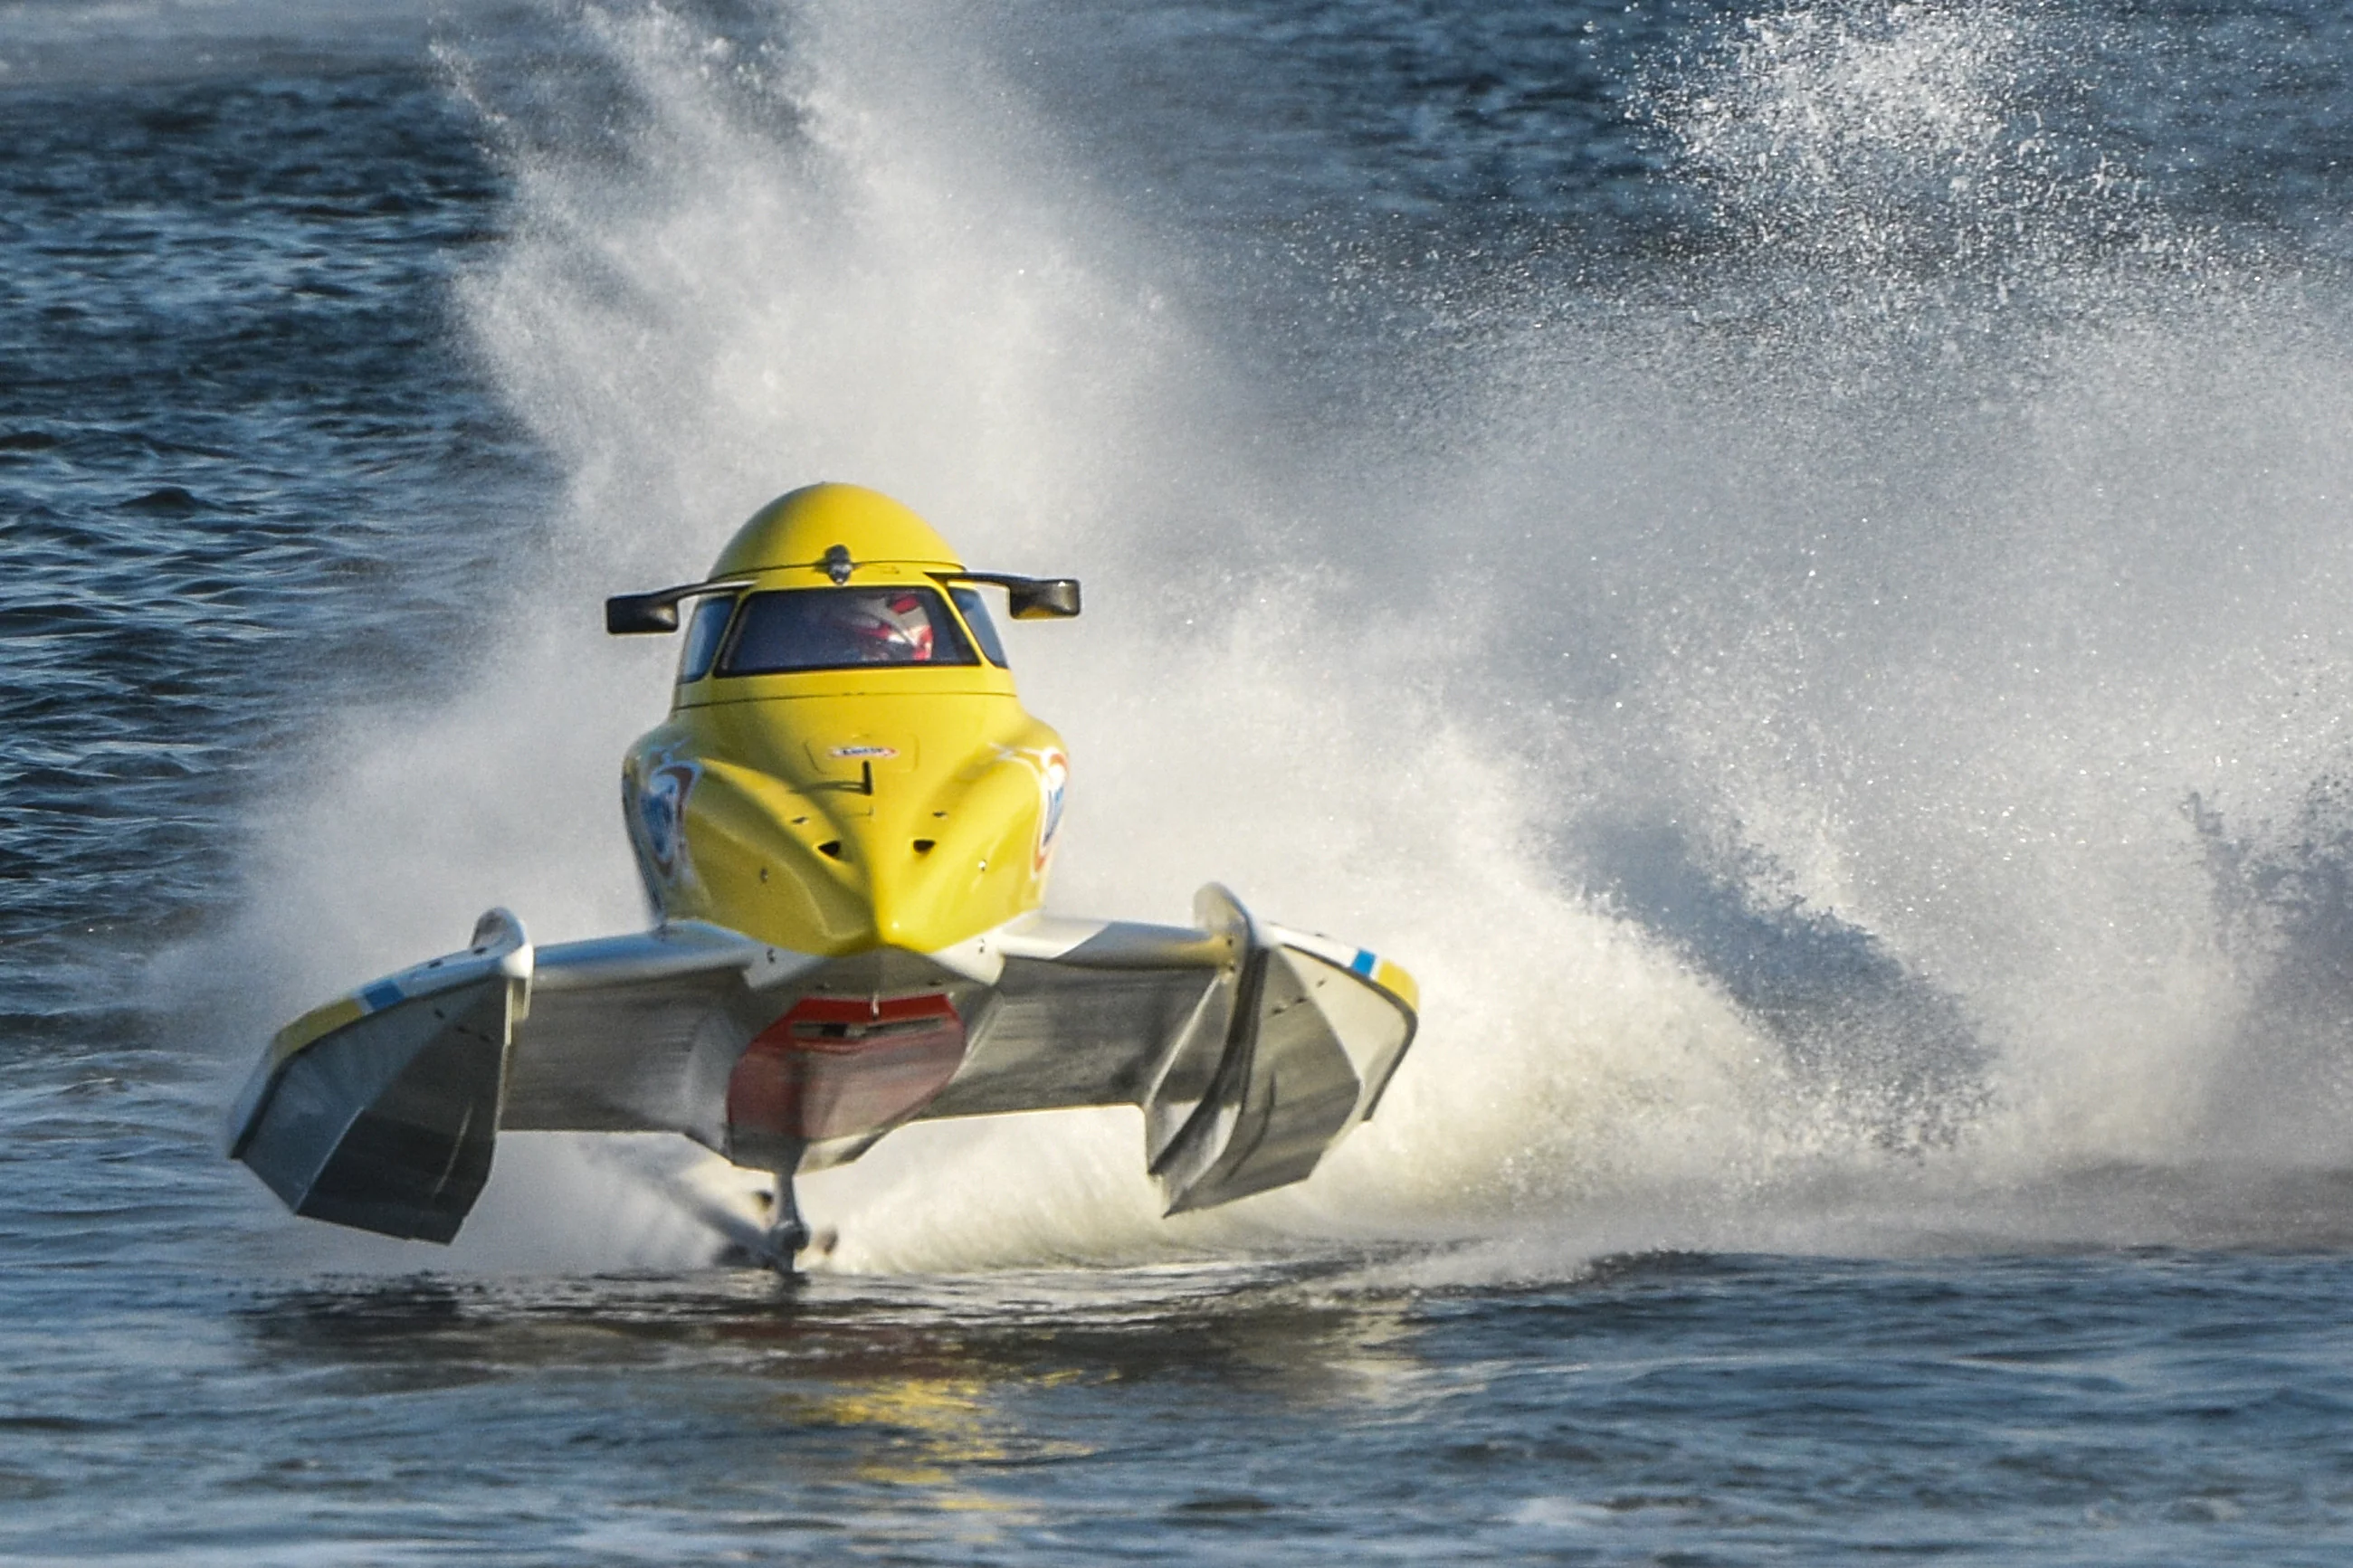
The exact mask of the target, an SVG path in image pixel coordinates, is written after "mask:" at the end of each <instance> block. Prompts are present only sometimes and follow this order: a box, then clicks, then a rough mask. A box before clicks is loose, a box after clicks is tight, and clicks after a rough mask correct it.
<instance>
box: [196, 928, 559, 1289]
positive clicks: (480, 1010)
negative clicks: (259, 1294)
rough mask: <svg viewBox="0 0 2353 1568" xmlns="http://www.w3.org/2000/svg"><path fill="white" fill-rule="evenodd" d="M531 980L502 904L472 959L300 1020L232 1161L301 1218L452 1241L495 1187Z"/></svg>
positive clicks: (251, 1104)
mask: <svg viewBox="0 0 2353 1568" xmlns="http://www.w3.org/2000/svg"><path fill="white" fill-rule="evenodd" d="M531 972H532V947H531V942H530V939H529V938H527V937H526V936H525V935H524V934H523V929H522V923H521V922H520V921H517V920H516V919H515V918H514V917H513V916H512V915H511V914H509V913H507V912H506V911H505V910H491V912H490V913H488V914H486V915H484V916H483V917H482V918H481V921H480V922H479V923H478V924H477V925H476V926H475V928H474V941H473V943H472V945H471V946H470V947H469V948H468V949H467V950H466V951H465V952H459V953H452V954H450V955H448V957H446V958H437V959H435V960H433V961H432V962H431V963H424V964H419V965H418V966H417V967H416V968H414V969H408V970H404V971H402V972H401V973H398V974H396V975H392V976H390V977H388V978H386V979H384V980H379V981H377V982H376V983H375V984H373V985H370V986H368V987H367V988H366V989H365V990H363V991H359V992H356V993H354V994H352V995H349V996H346V997H343V999H342V1000H340V1001H336V1002H331V1003H329V1004H328V1005H326V1006H324V1007H321V1008H317V1009H315V1010H313V1011H312V1012H311V1013H309V1014H306V1015H305V1016H302V1017H301V1018H300V1019H297V1020H296V1021H295V1022H294V1023H292V1024H290V1025H289V1026H287V1027H286V1028H285V1029H283V1030H282V1031H280V1034H279V1036H278V1037H277V1039H276V1040H274V1041H273V1042H272V1043H271V1047H270V1050H269V1055H268V1056H267V1057H265V1058H263V1060H262V1062H261V1065H260V1067H259V1068H258V1069H257V1070H256V1072H255V1074H254V1076H253V1079H252V1080H251V1081H250V1082H249V1083H248V1085H247V1086H246V1090H245V1093H244V1094H243V1095H241V1096H240V1097H239V1100H238V1105H237V1110H236V1112H235V1113H233V1116H232V1120H231V1134H230V1143H229V1153H230V1155H231V1156H232V1157H233V1158H236V1159H238V1160H242V1161H244V1162H245V1163H246V1164H247V1165H248V1166H250V1167H251V1168H252V1169H253V1172H254V1173H255V1174H257V1175H259V1177H260V1178H261V1179H262V1181H264V1182H265V1183H267V1184H269V1188H270V1190H271V1191H273V1192H275V1193H276V1194H278V1195H279V1196H280V1198H281V1199H283V1200H284V1201H285V1203H286V1206H287V1207H289V1208H290V1209H292V1210H293V1211H294V1212H295V1213H297V1214H300V1215H309V1216H310V1217H311V1218H314V1219H324V1220H332V1221H333V1222H334V1223H336V1224H338V1225H347V1226H356V1227H358V1228H360V1229H362V1230H372V1231H375V1232H378V1233H380V1234H382V1235H385V1236H392V1237H403V1238H413V1239H417V1240H423V1241H441V1242H446V1241H448V1240H449V1239H450V1238H451V1237H454V1236H456V1235H457V1234H458V1227H459V1225H461V1224H462V1223H463V1222H464V1220H465V1217H466V1215H467V1213H468V1211H470V1209H472V1207H473V1206H474V1200H475V1199H476V1198H478V1197H480V1195H481V1191H482V1185H483V1184H484V1183H485V1182H487V1181H488V1180H489V1179H490V1174H491V1152H492V1149H493V1147H494V1143H495V1140H496V1136H497V1131H498V1124H499V1105H500V1100H501V1096H502V1094H503V1092H504V1088H505V1079H506V1057H507V1041H508V1038H509V1037H510V1034H511V1033H512V1028H513V1024H514V1020H515V1018H516V1017H518V1016H521V1014H522V1012H523V1010H524V1009H525V1008H526V1007H527V1006H528V1005H529V996H530V984H531Z"/></svg>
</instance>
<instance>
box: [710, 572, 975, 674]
mask: <svg viewBox="0 0 2353 1568" xmlns="http://www.w3.org/2000/svg"><path fill="white" fill-rule="evenodd" d="M979 662H980V659H979V658H978V656H976V654H975V653H974V652H973V650H972V643H971V641H970V639H968V638H967V637H965V634H964V628H963V627H961V626H957V625H956V620H955V616H953V615H952V614H950V613H949V611H948V607H947V605H946V602H945V601H944V600H943V599H942V598H941V597H940V595H939V592H938V590H937V589H934V588H915V587H881V588H786V589H780V590H775V591H771V592H768V593H763V594H754V595H750V596H749V597H747V598H746V599H745V600H744V607H743V610H742V611H741V613H739V614H738V615H737V616H736V617H735V633H734V637H733V641H731V642H730V643H729V645H728V647H727V651H726V653H725V654H724V655H723V656H722V658H721V659H720V665H719V673H720V674H722V675H781V674H786V673H788V672H790V671H793V670H802V669H853V668H862V667H864V666H867V665H876V664H978V663H979Z"/></svg>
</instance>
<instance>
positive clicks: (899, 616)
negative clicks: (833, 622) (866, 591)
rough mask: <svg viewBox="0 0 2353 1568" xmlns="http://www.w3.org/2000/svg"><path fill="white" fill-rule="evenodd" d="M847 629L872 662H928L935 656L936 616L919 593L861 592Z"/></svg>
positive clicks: (850, 609) (865, 659) (864, 654)
mask: <svg viewBox="0 0 2353 1568" xmlns="http://www.w3.org/2000/svg"><path fill="white" fill-rule="evenodd" d="M844 629H845V630H846V631H848V632H849V635H850V637H852V638H854V639H855V641H856V643H857V645H858V647H860V650H861V652H862V654H863V656H864V662H867V663H871V664H924V663H928V662H929V661H930V659H931V657H932V617H931V613H930V611H929V610H927V609H926V608H925V607H924V605H923V595H920V594H915V593H901V594H891V595H887V596H885V595H871V596H869V595H860V599H859V602H858V603H857V604H856V605H854V606H851V607H849V613H848V615H847V616H846V619H845V626H844Z"/></svg>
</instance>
